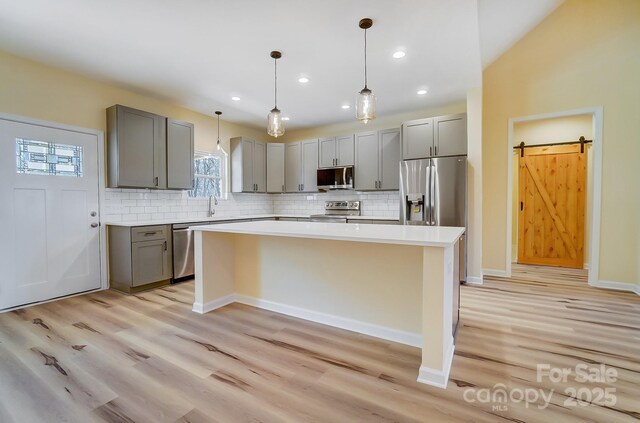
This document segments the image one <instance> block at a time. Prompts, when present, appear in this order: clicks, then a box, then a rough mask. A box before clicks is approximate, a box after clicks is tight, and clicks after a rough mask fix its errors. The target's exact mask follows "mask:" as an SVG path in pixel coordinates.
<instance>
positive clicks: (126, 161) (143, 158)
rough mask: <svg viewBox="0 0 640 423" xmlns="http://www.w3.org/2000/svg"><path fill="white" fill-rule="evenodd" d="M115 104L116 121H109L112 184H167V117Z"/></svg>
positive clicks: (142, 185) (161, 186)
mask: <svg viewBox="0 0 640 423" xmlns="http://www.w3.org/2000/svg"><path fill="white" fill-rule="evenodd" d="M115 107H116V110H115V112H116V117H115V122H113V119H111V120H112V121H111V122H109V127H110V136H109V143H110V146H109V151H110V153H111V154H110V158H109V160H110V163H109V166H110V170H111V172H110V174H111V175H112V176H113V178H110V183H109V186H110V187H133V188H164V187H166V183H167V182H166V145H165V118H163V117H162V116H158V115H154V114H153V113H148V112H143V111H142V110H136V109H131V108H129V107H124V106H115ZM108 116H110V115H108ZM112 134H115V137H113V138H112ZM116 175H117V176H116Z"/></svg>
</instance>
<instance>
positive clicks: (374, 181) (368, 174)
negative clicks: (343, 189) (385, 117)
mask: <svg viewBox="0 0 640 423" xmlns="http://www.w3.org/2000/svg"><path fill="white" fill-rule="evenodd" d="M355 147H356V148H355V155H356V164H355V167H354V173H355V174H354V179H355V181H354V183H355V187H354V188H355V189H356V190H359V191H364V190H375V189H376V188H377V187H378V171H379V158H380V154H379V148H378V133H377V132H375V131H371V132H360V133H358V134H356V136H355Z"/></svg>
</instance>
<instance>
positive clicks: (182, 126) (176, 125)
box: [167, 118, 194, 189]
mask: <svg viewBox="0 0 640 423" xmlns="http://www.w3.org/2000/svg"><path fill="white" fill-rule="evenodd" d="M193 179H194V175H193V124H192V123H189V122H181V121H178V120H175V119H170V118H169V119H167V188H168V189H192V188H193V182H194V181H193Z"/></svg>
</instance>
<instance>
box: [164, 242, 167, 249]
mask: <svg viewBox="0 0 640 423" xmlns="http://www.w3.org/2000/svg"><path fill="white" fill-rule="evenodd" d="M164 250H165V251H167V241H165V242H164Z"/></svg>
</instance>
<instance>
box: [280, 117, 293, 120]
mask: <svg viewBox="0 0 640 423" xmlns="http://www.w3.org/2000/svg"><path fill="white" fill-rule="evenodd" d="M289 119H291V118H289V117H286V116H285V117H283V118H282V120H289Z"/></svg>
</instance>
